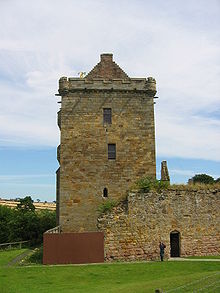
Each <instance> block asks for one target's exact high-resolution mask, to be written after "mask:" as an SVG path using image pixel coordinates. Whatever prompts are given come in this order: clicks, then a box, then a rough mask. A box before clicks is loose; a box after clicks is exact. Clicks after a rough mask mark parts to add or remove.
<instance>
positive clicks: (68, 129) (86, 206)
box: [57, 54, 156, 232]
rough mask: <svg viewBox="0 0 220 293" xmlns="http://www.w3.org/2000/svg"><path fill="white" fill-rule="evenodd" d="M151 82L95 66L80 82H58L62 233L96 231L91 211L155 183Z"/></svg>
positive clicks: (104, 58) (110, 64) (105, 61)
mask: <svg viewBox="0 0 220 293" xmlns="http://www.w3.org/2000/svg"><path fill="white" fill-rule="evenodd" d="M155 94H156V81H155V79H154V78H152V77H148V78H147V79H146V78H130V77H129V76H128V75H127V74H126V73H125V72H124V71H123V70H122V69H121V68H120V67H119V66H118V65H117V64H116V63H115V62H114V61H113V56H112V54H102V55H101V61H100V62H99V63H98V64H97V65H96V66H95V67H94V68H93V69H92V70H91V71H90V72H89V73H88V74H87V76H85V77H84V78H66V77H61V78H60V80H59V95H60V96H61V109H60V111H59V112H58V125H59V128H60V131H61V137H60V146H59V147H58V149H57V158H58V161H59V163H60V168H59V169H58V171H57V216H58V222H59V225H61V229H62V231H63V232H83V231H96V229H97V228H96V224H97V214H98V212H97V208H98V206H99V205H100V204H101V203H102V202H103V201H105V200H106V199H123V198H125V196H126V192H127V191H128V189H129V187H130V186H131V185H132V184H133V183H134V182H135V181H136V180H137V179H138V178H140V177H142V176H152V177H156V163H155V131H154V100H153V99H154V95H155Z"/></svg>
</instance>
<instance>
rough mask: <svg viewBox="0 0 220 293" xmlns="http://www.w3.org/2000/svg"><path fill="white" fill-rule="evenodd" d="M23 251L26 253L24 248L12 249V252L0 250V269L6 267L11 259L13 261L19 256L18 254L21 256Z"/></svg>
mask: <svg viewBox="0 0 220 293" xmlns="http://www.w3.org/2000/svg"><path fill="white" fill-rule="evenodd" d="M25 251H27V249H26V248H23V249H12V250H0V267H1V266H4V265H7V264H8V263H9V262H10V261H11V260H12V259H14V258H15V257H16V256H19V255H20V254H22V253H23V252H25ZM0 292H1V291H0Z"/></svg>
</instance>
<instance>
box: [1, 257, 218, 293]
mask: <svg viewBox="0 0 220 293" xmlns="http://www.w3.org/2000/svg"><path fill="white" fill-rule="evenodd" d="M1 256H2V255H1V254H0V258H1ZM8 259H9V260H11V257H10V258H8ZM5 260H6V258H5ZM4 263H5V262H4ZM216 272H220V262H204V261H203V262H199V261H198V262H190V261H187V262H148V263H113V264H100V265H81V266H79V265H78V266H77V265H75V266H74V265H66V266H43V265H39V266H38V265H37V266H36V265H35V266H27V267H25V266H21V267H3V266H1V267H0V292H1V293H8V292H10V293H14V292H16V293H26V292H55V293H56V292H60V291H62V292H71V293H72V292H73V293H84V292H86V293H91V292H94V293H103V292H104V293H105V292H107V293H108V292H109V293H116V292H117V293H125V292H126V293H147V292H155V289H156V288H162V289H163V290H168V289H172V288H176V287H178V286H181V285H184V284H186V283H190V282H192V281H195V280H198V279H201V278H204V277H207V276H216ZM216 278H217V280H219V281H220V274H218V275H217V277H215V280H216ZM178 292H179V291H178ZM185 292H188V291H186V290H185ZM189 292H192V291H189ZM213 292H218V291H213Z"/></svg>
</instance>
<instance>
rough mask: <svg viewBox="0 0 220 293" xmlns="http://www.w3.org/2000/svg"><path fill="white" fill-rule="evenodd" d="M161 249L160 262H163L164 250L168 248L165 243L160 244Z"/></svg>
mask: <svg viewBox="0 0 220 293" xmlns="http://www.w3.org/2000/svg"><path fill="white" fill-rule="evenodd" d="M159 248H160V260H161V261H163V258H164V249H165V248H166V245H165V244H164V243H163V242H160V245H159Z"/></svg>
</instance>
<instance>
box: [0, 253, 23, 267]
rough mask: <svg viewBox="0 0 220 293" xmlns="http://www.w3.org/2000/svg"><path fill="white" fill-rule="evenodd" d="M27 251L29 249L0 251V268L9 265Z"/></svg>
mask: <svg viewBox="0 0 220 293" xmlns="http://www.w3.org/2000/svg"><path fill="white" fill-rule="evenodd" d="M26 250H27V249H13V250H0V267H1V266H4V265H7V264H8V263H9V262H10V261H11V260H12V259H14V258H15V257H16V256H18V255H20V254H22V253H23V252H25V251H26Z"/></svg>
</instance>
